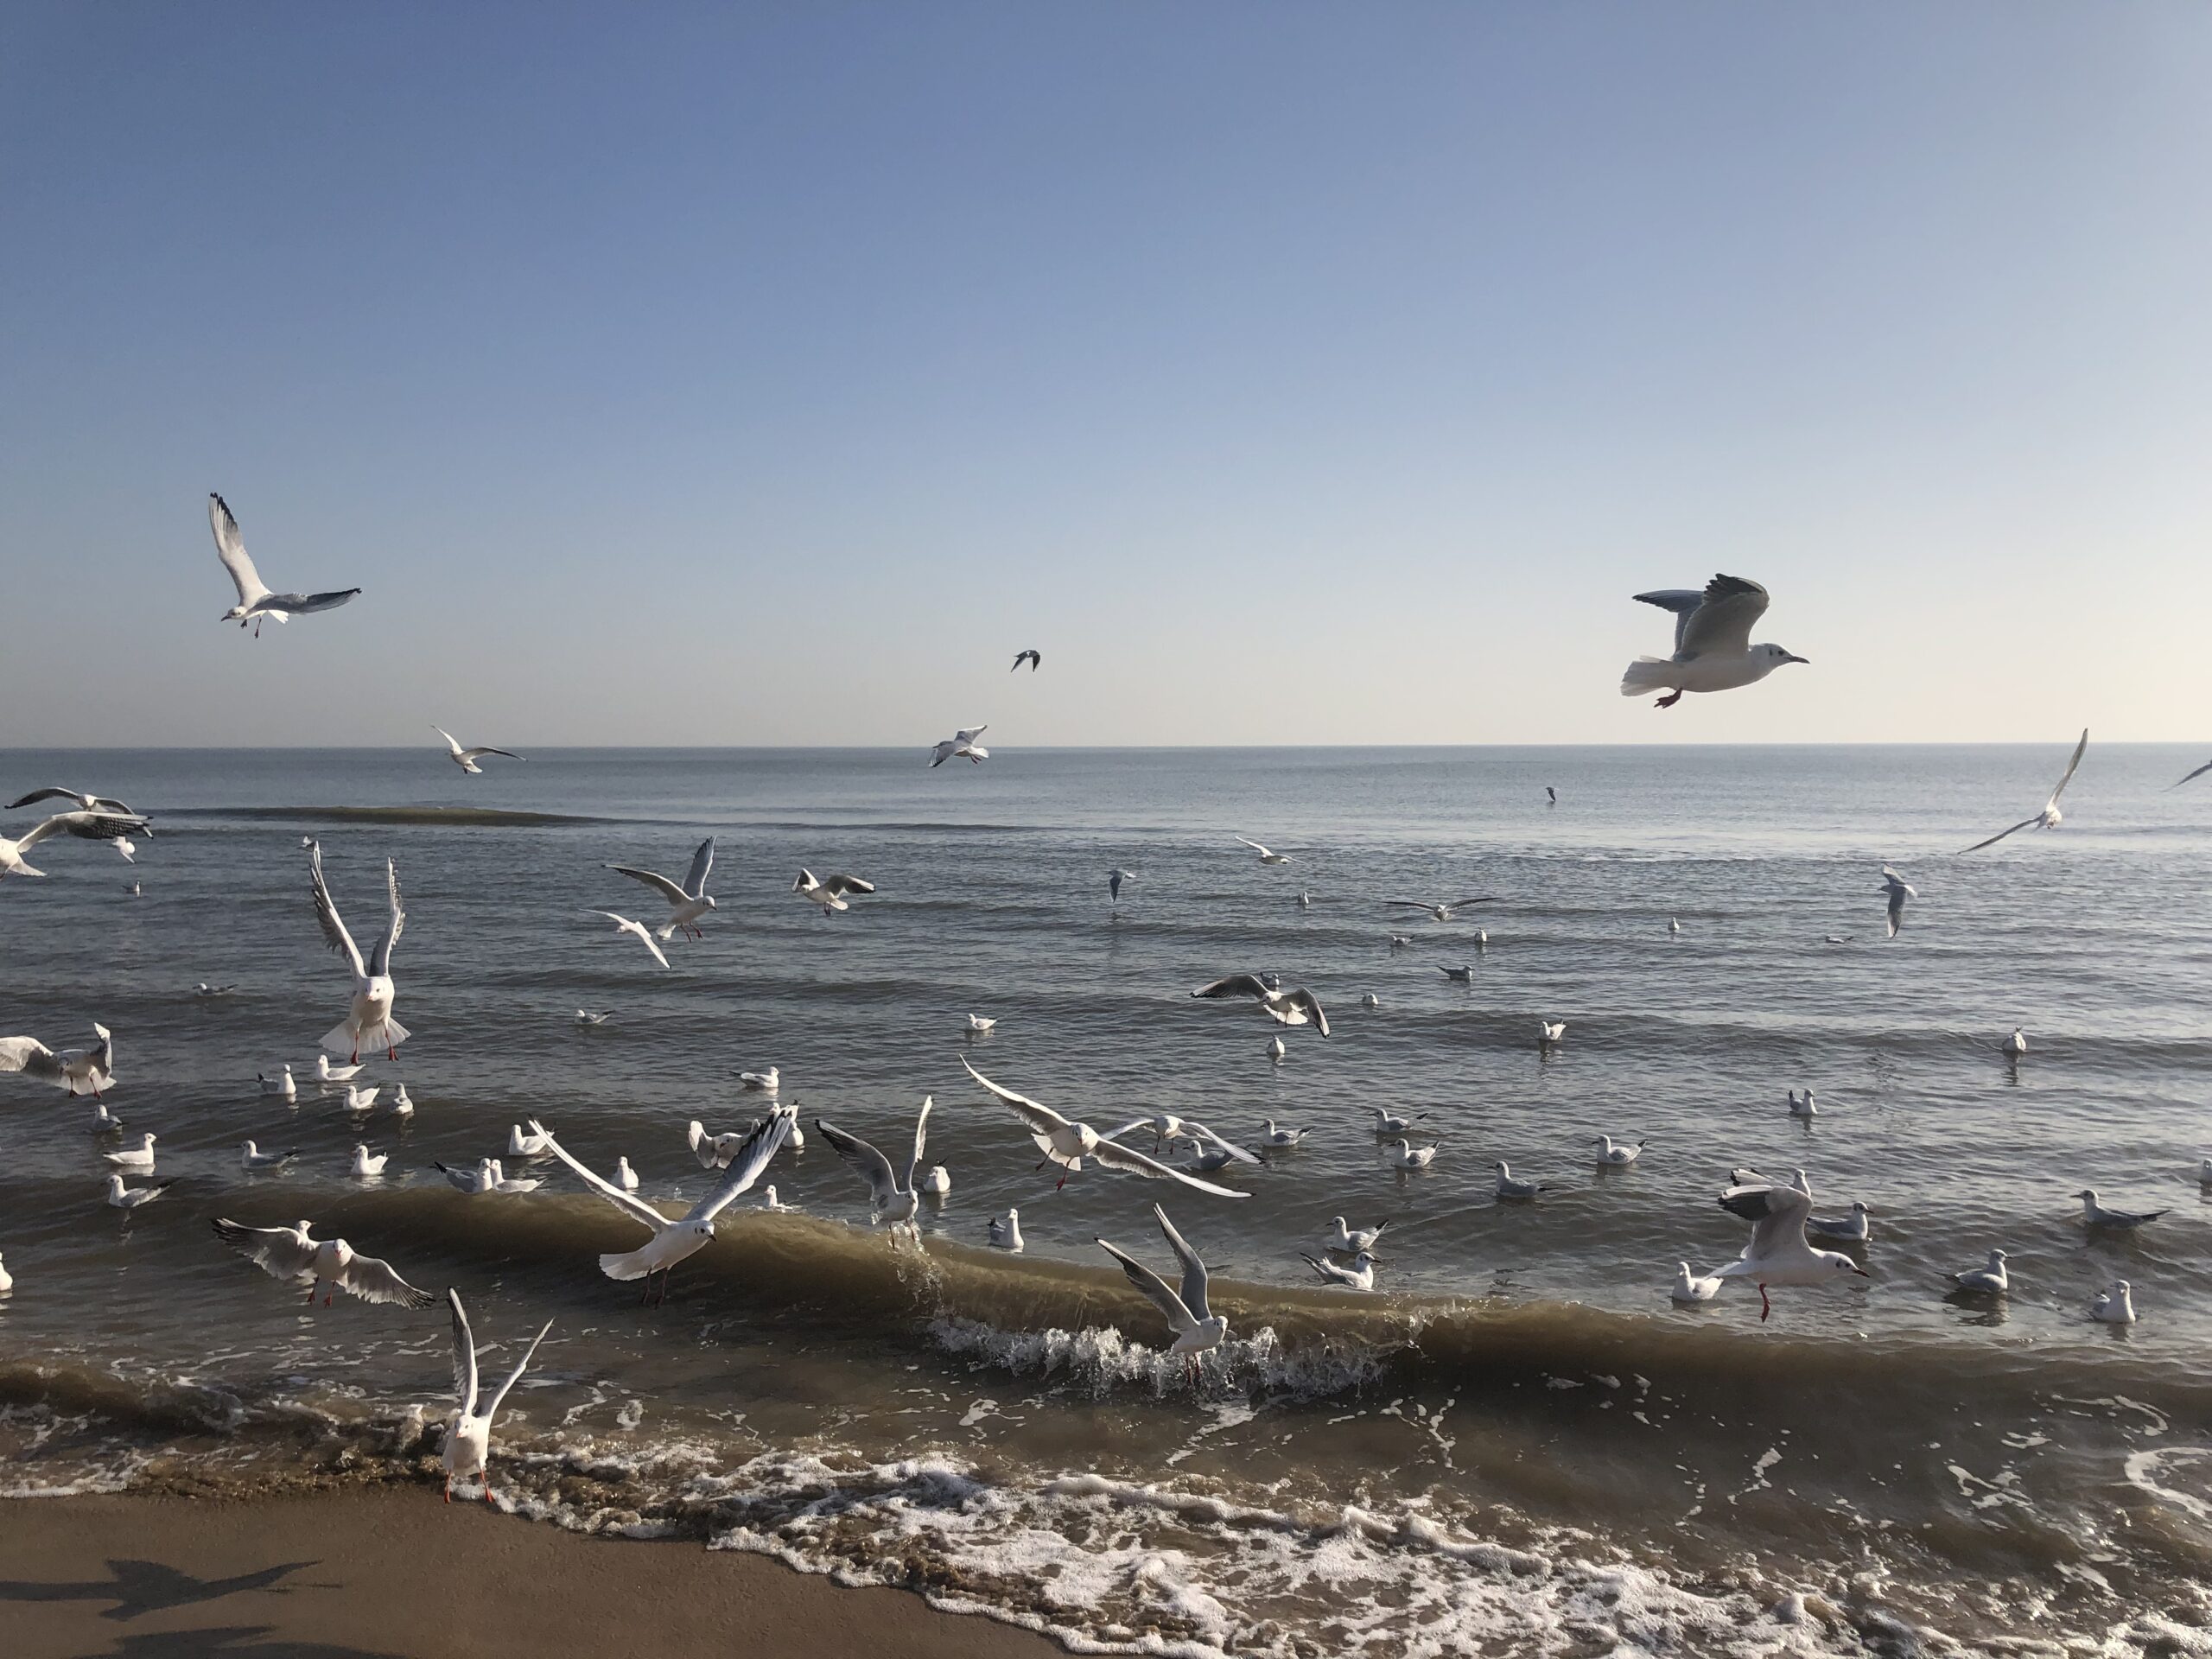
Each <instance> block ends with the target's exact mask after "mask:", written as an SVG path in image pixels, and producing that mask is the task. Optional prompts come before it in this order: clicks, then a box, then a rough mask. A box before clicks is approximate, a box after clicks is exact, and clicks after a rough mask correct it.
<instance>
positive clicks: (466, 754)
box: [461, 744, 522, 760]
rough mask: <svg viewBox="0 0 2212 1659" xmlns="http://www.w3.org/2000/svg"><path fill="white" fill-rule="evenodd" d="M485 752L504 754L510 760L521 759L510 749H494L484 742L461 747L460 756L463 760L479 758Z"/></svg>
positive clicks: (484, 754)
mask: <svg viewBox="0 0 2212 1659" xmlns="http://www.w3.org/2000/svg"><path fill="white" fill-rule="evenodd" d="M487 754H504V755H505V756H506V757H507V759H508V760H521V759H522V756H520V755H518V754H517V753H515V752H514V751H513V750H512V749H495V748H493V747H491V746H490V745H489V744H484V745H481V746H480V747H476V748H473V749H463V750H462V751H461V759H462V760H482V759H483V758H484V757H485V756H486V755H487Z"/></svg>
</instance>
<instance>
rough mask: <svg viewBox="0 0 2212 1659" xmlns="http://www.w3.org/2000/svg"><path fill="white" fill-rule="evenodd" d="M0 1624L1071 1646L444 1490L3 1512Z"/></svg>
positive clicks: (81, 1645) (41, 1658)
mask: <svg viewBox="0 0 2212 1659" xmlns="http://www.w3.org/2000/svg"><path fill="white" fill-rule="evenodd" d="M0 1628H4V1629H5V1630H7V1632H8V1639H7V1643H6V1646H7V1650H8V1652H9V1654H10V1656H11V1659H120V1656H124V1655H130V1656H134V1659H147V1656H171V1655H174V1656H178V1659H182V1656H186V1655H201V1654H214V1653H223V1654H240V1655H254V1656H264V1655H265V1656H272V1659H273V1656H275V1655H277V1654H283V1655H289V1656H309V1659H449V1656H451V1655H454V1654H457V1653H466V1654H468V1655H470V1656H472V1659H502V1656H514V1659H543V1656H544V1655H546V1654H548V1653H575V1654H586V1655H600V1654H606V1655H619V1654H631V1653H637V1654H647V1653H655V1652H659V1653H671V1652H684V1651H704V1650H709V1648H708V1644H710V1643H711V1644H715V1646H722V1645H727V1644H729V1643H732V1642H733V1640H734V1641H736V1642H737V1643H738V1646H739V1648H740V1650H741V1651H748V1652H781V1651H787V1650H788V1651H794V1652H805V1653H809V1654H810V1655H813V1656H817V1659H845V1656H855V1659H857V1656H862V1655H867V1656H870V1659H873V1656H875V1655H879V1654H884V1653H894V1654H898V1655H899V1656H901V1659H971V1656H972V1659H1045V1656H1050V1655H1058V1654H1061V1653H1064V1652H1065V1649H1062V1648H1060V1647H1059V1646H1058V1645H1057V1644H1055V1643H1052V1641H1050V1640H1049V1639H1047V1638H1046V1637H1042V1636H1039V1635H1035V1634H1033V1633H1032V1632H1030V1631H1028V1630H1021V1629H1020V1628H1017V1627H1015V1626H1014V1625H1010V1624H1001V1623H999V1622H998V1621H996V1620H995V1619H991V1618H984V1617H982V1616H980V1615H964V1614H957V1613H948V1612H940V1611H938V1610H937V1609H936V1608H933V1607H931V1605H929V1604H928V1603H927V1602H925V1601H924V1600H923V1599H922V1598H921V1597H920V1596H918V1595H917V1594H915V1593H913V1592H910V1591H906V1590H899V1589H889V1588H877V1587H861V1588H847V1587H845V1586H841V1585H838V1584H836V1583H835V1582H833V1581H832V1580H829V1579H828V1578H826V1577H823V1576H820V1575H817V1574H813V1573H801V1572H798V1571H797V1570H796V1569H794V1568H792V1567H786V1566H785V1565H784V1564H783V1563H782V1562H780V1561H777V1560H771V1559H770V1558H768V1557H766V1556H764V1555H755V1554H747V1553H745V1552H742V1551H738V1550H709V1549H708V1548H705V1547H704V1546H703V1545H702V1544H700V1543H699V1542H697V1541H696V1540H674V1539H669V1540H656V1541H642V1542H640V1541H624V1540H617V1539H608V1538H601V1537H585V1536H582V1535H578V1534H575V1533H570V1532H567V1531H564V1530H563V1529H561V1528H559V1527H557V1526H553V1525H549V1524H547V1523H544V1522H531V1521H527V1520H525V1519H524V1518H523V1517H520V1516H511V1515H507V1514H505V1513H500V1512H491V1513H487V1512H486V1510H485V1507H484V1506H483V1505H482V1504H481V1503H453V1504H451V1505H448V1504H446V1503H443V1502H442V1501H441V1500H440V1498H439V1496H438V1493H437V1491H436V1490H435V1488H429V1489H414V1488H397V1489H395V1488H391V1487H365V1488H356V1489H352V1490H347V1491H337V1492H331V1493H326V1494H316V1495H312V1496H305V1497H269V1498H261V1499H252V1500H244V1501H242V1500H238V1499H233V1498H206V1497H171V1496H164V1497H141V1496H136V1495H132V1494H116V1495H111V1496H99V1497H92V1496H86V1497H45V1498H10V1499H7V1500H4V1501H0Z"/></svg>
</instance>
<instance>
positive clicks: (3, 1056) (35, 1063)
mask: <svg viewBox="0 0 2212 1659" xmlns="http://www.w3.org/2000/svg"><path fill="white" fill-rule="evenodd" d="M0 1071H21V1072H23V1073H25V1074H26V1075H28V1076H30V1077H60V1075H61V1057H60V1055H58V1054H56V1053H55V1052H54V1051H53V1050H52V1049H50V1048H48V1046H46V1045H45V1044H44V1043H41V1041H39V1039H37V1038H35V1037H0Z"/></svg>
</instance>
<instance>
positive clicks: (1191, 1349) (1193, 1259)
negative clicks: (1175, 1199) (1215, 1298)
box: [1097, 1204, 1229, 1376]
mask: <svg viewBox="0 0 2212 1659" xmlns="http://www.w3.org/2000/svg"><path fill="white" fill-rule="evenodd" d="M1152 1216H1153V1219H1154V1221H1157V1222H1158V1223H1159V1224H1160V1234H1161V1236H1163V1237H1165V1238H1166V1241H1167V1248H1168V1249H1171V1250H1173V1251H1174V1253H1175V1260H1176V1261H1177V1262H1178V1263H1179V1264H1180V1265H1181V1267H1182V1269H1183V1276H1182V1282H1181V1284H1180V1285H1179V1286H1178V1287H1170V1286H1169V1285H1168V1283H1167V1281H1166V1280H1165V1279H1162V1278H1161V1277H1160V1275H1159V1274H1156V1273H1154V1271H1153V1270H1152V1269H1151V1268H1147V1266H1145V1264H1144V1263H1143V1262H1140V1261H1138V1260H1137V1259H1136V1258H1135V1256H1133V1255H1129V1254H1128V1251H1126V1250H1124V1249H1122V1248H1121V1247H1120V1246H1119V1245H1116V1244H1109V1243H1107V1242H1106V1240H1104V1239H1103V1238H1102V1239H1099V1240H1098V1241H1097V1243H1098V1247H1099V1249H1103V1250H1104V1251H1105V1252H1106V1254H1107V1255H1110V1256H1112V1257H1113V1258H1114V1259H1115V1260H1116V1262H1120V1263H1121V1264H1122V1273H1123V1274H1125V1275H1126V1276H1127V1277H1128V1281H1129V1282H1130V1283H1131V1284H1133V1285H1135V1287H1137V1289H1138V1290H1139V1291H1140V1292H1141V1293H1142V1294H1143V1295H1144V1297H1145V1298H1146V1300H1148V1301H1149V1302H1151V1304H1152V1305H1153V1306H1154V1307H1156V1308H1158V1309H1159V1310H1160V1312H1161V1313H1164V1314H1166V1316H1167V1328H1168V1329H1169V1330H1171V1331H1173V1332H1174V1333H1175V1340H1174V1341H1173V1343H1172V1344H1170V1345H1169V1347H1168V1350H1167V1351H1168V1352H1169V1353H1170V1354H1173V1355H1176V1356H1179V1357H1181V1358H1182V1359H1183V1360H1184V1361H1185V1364H1186V1365H1187V1367H1188V1369H1189V1370H1190V1371H1191V1372H1192V1375H1194V1376H1195V1375H1196V1374H1197V1372H1198V1369H1199V1356H1200V1355H1201V1354H1204V1353H1205V1351H1207V1350H1208V1349H1210V1348H1218V1347H1219V1346H1221V1344H1222V1342H1223V1340H1224V1338H1226V1337H1227V1336H1228V1335H1229V1321H1228V1320H1227V1319H1224V1318H1222V1317H1221V1315H1219V1314H1218V1313H1215V1312H1214V1311H1213V1310H1212V1309H1211V1308H1210V1307H1208V1306H1206V1264H1205V1262H1202V1261H1200V1260H1199V1259H1198V1252H1197V1251H1196V1250H1194V1249H1192V1248H1191V1247H1190V1245H1189V1244H1187V1243H1185V1242H1184V1239H1183V1235H1182V1234H1180V1233H1179V1232H1177V1231H1176V1230H1175V1224H1174V1223H1173V1222H1172V1221H1170V1220H1168V1219H1167V1212H1166V1211H1165V1210H1163V1209H1161V1208H1160V1206H1159V1205H1156V1204H1155V1205H1153V1206H1152Z"/></svg>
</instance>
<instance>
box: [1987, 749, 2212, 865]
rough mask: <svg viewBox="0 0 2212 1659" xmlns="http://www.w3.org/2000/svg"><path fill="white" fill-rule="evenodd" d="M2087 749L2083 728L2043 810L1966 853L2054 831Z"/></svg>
mask: <svg viewBox="0 0 2212 1659" xmlns="http://www.w3.org/2000/svg"><path fill="white" fill-rule="evenodd" d="M2088 747H2089V728H2088V727H2086V726H2084V727H2083V728H2082V741H2080V742H2079V743H2076V744H2075V746H2074V758H2073V759H2072V760H2069V761H2068V762H2067V763H2066V775H2065V776H2064V777H2063V778H2061V779H2059V780H2058V787H2057V788H2056V789H2054V790H2052V791H2050V799H2049V800H2047V801H2045V802H2044V804H2043V810H2042V811H2040V812H2038V813H2037V814H2036V815H2035V817H2032V818H2022V819H2021V820H2020V821H2019V822H2018V823H2016V824H2014V825H2013V826H2012V829H1999V831H1998V832H1997V833H1996V834H1995V835H1993V836H1991V837H1990V838H1989V839H1988V840H1987V841H1977V842H1974V845H1973V846H1971V847H1969V848H1967V851H1968V852H1970V853H1978V852H1980V850H1981V849H1983V848H1985V847H1994V846H1995V845H1996V844H1997V843H1998V842H2000V841H2002V840H2004V839H2005V836H2009V835H2012V834H2014V833H2016V832H2017V831H2018V830H2022V829H2057V828H2058V826H2059V825H2060V824H2062V823H2064V822H2065V821H2066V815H2065V814H2064V813H2063V812H2061V811H2060V810H2058V798H2059V797H2060V796H2061V795H2063V794H2064V793H2065V792H2066V785H2069V784H2070V783H2072V782H2073V781H2074V769H2075V767H2076V766H2080V765H2081V764H2082V751H2083V750H2084V749H2086V748H2088ZM2195 775H2196V774H2195V773H2193V772H2192V773H2191V774H2190V776H2191V777H2194V776H2195ZM2184 781H2186V780H2184Z"/></svg>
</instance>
